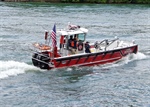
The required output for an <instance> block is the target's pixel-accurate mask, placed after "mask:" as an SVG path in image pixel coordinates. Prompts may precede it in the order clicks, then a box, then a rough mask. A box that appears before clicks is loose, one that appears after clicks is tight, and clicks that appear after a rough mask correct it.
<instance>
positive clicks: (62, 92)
mask: <svg viewBox="0 0 150 107" xmlns="http://www.w3.org/2000/svg"><path fill="white" fill-rule="evenodd" d="M68 22H71V23H73V24H78V25H81V26H84V27H86V28H88V29H89V34H88V40H89V41H95V40H97V38H99V39H100V40H103V39H105V38H109V39H111V38H114V37H115V36H118V37H119V38H121V39H123V40H129V41H132V40H135V41H136V43H137V44H139V52H138V53H137V54H136V55H129V56H127V57H126V58H124V59H123V60H121V61H120V62H118V63H113V64H107V65H103V66H94V67H84V68H67V69H54V70H51V71H46V70H40V69H38V68H36V67H34V66H32V62H31V55H32V50H31V46H32V43H34V42H37V41H38V42H44V30H51V29H52V27H53V24H54V23H56V24H57V28H62V27H63V26H66V25H67V23H68ZM0 105H1V106H2V107H150V6H149V5H104V4H50V3H49V4H45V3H4V2H0Z"/></svg>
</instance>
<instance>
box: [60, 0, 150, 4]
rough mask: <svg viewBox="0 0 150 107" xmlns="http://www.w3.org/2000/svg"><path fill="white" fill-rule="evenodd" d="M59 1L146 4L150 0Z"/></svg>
mask: <svg viewBox="0 0 150 107" xmlns="http://www.w3.org/2000/svg"><path fill="white" fill-rule="evenodd" d="M60 2H70V3H72V2H73V3H139V4H147V3H150V0H60Z"/></svg>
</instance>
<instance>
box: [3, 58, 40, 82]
mask: <svg viewBox="0 0 150 107" xmlns="http://www.w3.org/2000/svg"><path fill="white" fill-rule="evenodd" d="M28 70H38V68H36V67H34V66H32V65H28V64H26V63H24V62H17V61H0V79H3V78H7V77H9V76H16V75H18V74H22V73H25V71H28Z"/></svg>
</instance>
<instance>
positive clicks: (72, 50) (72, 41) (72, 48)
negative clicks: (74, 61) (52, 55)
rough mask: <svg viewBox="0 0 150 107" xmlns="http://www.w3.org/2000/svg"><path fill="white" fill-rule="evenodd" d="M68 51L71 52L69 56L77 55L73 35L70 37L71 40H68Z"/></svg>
mask: <svg viewBox="0 0 150 107" xmlns="http://www.w3.org/2000/svg"><path fill="white" fill-rule="evenodd" d="M68 50H69V51H70V52H71V53H69V54H75V51H74V39H73V36H72V35H71V36H70V39H68Z"/></svg>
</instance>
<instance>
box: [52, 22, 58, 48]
mask: <svg viewBox="0 0 150 107" xmlns="http://www.w3.org/2000/svg"><path fill="white" fill-rule="evenodd" d="M51 39H52V46H53V48H54V47H56V44H57V42H56V25H55V24H54V27H53V30H52V33H51Z"/></svg>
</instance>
